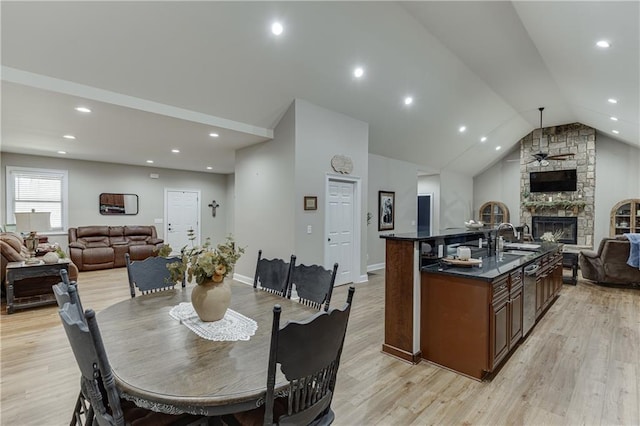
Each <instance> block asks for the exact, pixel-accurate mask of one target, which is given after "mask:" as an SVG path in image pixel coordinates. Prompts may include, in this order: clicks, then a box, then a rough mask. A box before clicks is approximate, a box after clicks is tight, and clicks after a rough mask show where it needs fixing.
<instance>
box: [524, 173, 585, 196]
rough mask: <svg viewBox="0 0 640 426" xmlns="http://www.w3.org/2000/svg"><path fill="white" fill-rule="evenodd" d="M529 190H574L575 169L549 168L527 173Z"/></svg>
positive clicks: (575, 180)
mask: <svg viewBox="0 0 640 426" xmlns="http://www.w3.org/2000/svg"><path fill="white" fill-rule="evenodd" d="M529 182H530V188H529V190H530V191H531V192H560V191H575V190H576V182H577V179H576V170H575V169H571V170H551V171H548V172H531V173H530V174H529Z"/></svg>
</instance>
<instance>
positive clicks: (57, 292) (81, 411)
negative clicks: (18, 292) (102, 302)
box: [51, 269, 93, 426]
mask: <svg viewBox="0 0 640 426" xmlns="http://www.w3.org/2000/svg"><path fill="white" fill-rule="evenodd" d="M60 278H61V279H62V281H60V282H59V283H58V284H55V285H53V286H51V287H52V290H53V294H54V296H55V298H56V303H57V304H58V307H59V308H60V309H62V308H63V307H64V305H65V303H68V304H71V306H75V307H76V309H78V311H79V312H80V313H82V304H81V303H80V296H79V295H78V291H77V287H76V284H75V283H71V282H69V275H68V274H67V271H66V270H64V269H63V270H61V271H60ZM92 419H93V408H92V407H91V404H90V403H89V401H88V400H87V399H86V398H85V397H84V395H83V394H82V391H80V392H78V397H77V398H76V405H75V406H74V407H73V414H72V417H71V422H70V426H76V425H91V422H92Z"/></svg>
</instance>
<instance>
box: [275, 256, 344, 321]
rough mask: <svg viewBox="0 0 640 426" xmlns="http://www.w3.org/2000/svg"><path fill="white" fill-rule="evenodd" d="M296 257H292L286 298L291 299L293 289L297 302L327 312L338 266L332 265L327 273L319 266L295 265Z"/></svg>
mask: <svg viewBox="0 0 640 426" xmlns="http://www.w3.org/2000/svg"><path fill="white" fill-rule="evenodd" d="M295 261H296V257H295V256H292V259H291V263H292V264H293V265H294V266H293V272H292V274H291V280H290V281H291V282H290V284H289V289H288V290H287V298H289V299H291V293H292V290H293V287H295V290H296V294H297V295H298V297H299V299H298V301H299V302H300V303H302V304H304V305H306V306H310V307H312V308H315V309H317V310H321V309H322V306H323V305H324V310H325V311H328V310H329V303H330V302H331V294H332V293H333V285H334V283H335V281H336V274H337V272H338V264H337V263H334V264H333V270H332V271H329V270H327V269H325V268H323V267H322V266H320V265H309V266H307V265H296V264H295Z"/></svg>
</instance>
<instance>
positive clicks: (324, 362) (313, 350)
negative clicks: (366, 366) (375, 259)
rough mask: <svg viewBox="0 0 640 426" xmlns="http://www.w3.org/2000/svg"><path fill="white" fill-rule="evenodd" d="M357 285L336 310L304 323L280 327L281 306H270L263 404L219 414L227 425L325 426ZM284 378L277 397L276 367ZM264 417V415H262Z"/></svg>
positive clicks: (331, 417) (329, 420) (330, 418)
mask: <svg viewBox="0 0 640 426" xmlns="http://www.w3.org/2000/svg"><path fill="white" fill-rule="evenodd" d="M354 292H355V289H354V288H353V287H350V288H349V294H348V296H347V302H346V303H345V304H344V306H343V307H342V308H340V309H335V308H334V309H330V310H329V311H328V312H324V311H323V312H318V313H317V314H315V315H313V316H312V317H310V318H308V319H307V320H304V321H289V322H287V323H286V324H285V326H284V327H282V328H280V313H281V310H282V309H281V307H280V305H276V306H275V307H274V308H273V325H272V329H271V348H270V350H269V366H268V371H267V393H266V396H265V400H264V406H263V407H261V408H257V409H254V410H251V411H248V412H244V413H238V414H234V416H233V419H229V416H225V417H223V420H224V421H225V423H229V424H240V425H248V424H256V423H257V422H260V420H262V421H263V424H265V425H273V424H278V425H329V424H331V423H332V422H333V420H334V418H335V414H334V412H333V410H331V400H332V398H333V391H334V389H335V386H336V375H337V373H338V367H339V365H340V356H341V355H342V347H343V345H344V338H345V335H346V332H347V323H348V321H349V314H350V312H351V304H352V301H353V294H354ZM278 364H279V365H280V371H282V373H283V374H284V376H285V379H286V380H287V381H288V383H287V385H286V388H285V389H279V390H278V395H286V396H282V397H279V398H276V392H275V383H276V374H277V371H276V368H277V365H278ZM261 416H262V417H261Z"/></svg>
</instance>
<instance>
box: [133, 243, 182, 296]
mask: <svg viewBox="0 0 640 426" xmlns="http://www.w3.org/2000/svg"><path fill="white" fill-rule="evenodd" d="M124 258H125V262H126V264H127V276H128V277H129V290H130V291H131V297H136V287H137V288H138V291H140V293H141V294H148V293H153V292H156V291H164V290H170V289H172V288H174V287H175V285H176V283H175V282H172V281H171V274H170V273H169V270H168V269H167V265H168V264H169V263H173V262H179V261H180V258H179V257H160V256H152V257H147V258H146V259H144V260H134V261H133V262H132V261H131V258H130V256H129V253H125V254H124ZM185 285H186V280H185V278H184V277H182V287H185Z"/></svg>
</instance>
